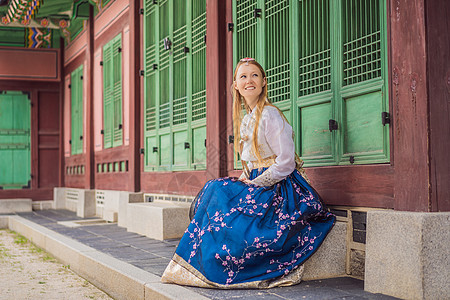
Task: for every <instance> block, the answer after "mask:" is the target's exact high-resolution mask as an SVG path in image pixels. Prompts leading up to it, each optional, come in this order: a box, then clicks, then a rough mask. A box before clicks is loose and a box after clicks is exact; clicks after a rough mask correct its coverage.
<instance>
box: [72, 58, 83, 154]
mask: <svg viewBox="0 0 450 300" xmlns="http://www.w3.org/2000/svg"><path fill="white" fill-rule="evenodd" d="M70 102H71V138H70V143H71V153H72V155H75V154H80V153H83V65H81V66H79V67H78V68H77V69H76V70H75V71H73V72H72V74H71V75H70Z"/></svg>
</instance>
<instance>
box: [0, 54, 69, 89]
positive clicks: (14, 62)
mask: <svg viewBox="0 0 450 300" xmlns="http://www.w3.org/2000/svg"><path fill="white" fill-rule="evenodd" d="M59 55H60V51H59V49H28V48H15V47H0V80H37V81H55V82H57V81H60V80H61V72H60V70H61V68H60V60H59Z"/></svg>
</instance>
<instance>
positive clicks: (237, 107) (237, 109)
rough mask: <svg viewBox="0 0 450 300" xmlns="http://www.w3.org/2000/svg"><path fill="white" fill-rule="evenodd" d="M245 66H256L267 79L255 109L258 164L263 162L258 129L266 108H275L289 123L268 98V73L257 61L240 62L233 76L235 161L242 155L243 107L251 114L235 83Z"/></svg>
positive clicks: (255, 140) (254, 136) (254, 140)
mask: <svg viewBox="0 0 450 300" xmlns="http://www.w3.org/2000/svg"><path fill="white" fill-rule="evenodd" d="M243 64H250V65H255V66H257V67H258V69H259V70H260V71H261V74H262V76H263V78H265V79H266V84H265V85H264V87H263V88H262V91H261V94H260V95H259V98H258V101H257V103H256V106H255V108H254V111H255V112H254V114H255V127H254V128H253V141H252V151H253V153H254V154H255V155H256V158H257V159H258V162H259V163H261V162H262V159H263V158H262V157H261V153H260V152H259V149H258V128H259V126H258V125H259V121H260V120H261V115H262V111H263V109H264V107H265V106H272V107H275V108H276V109H277V110H278V112H279V113H280V115H281V116H282V118H283V119H284V120H285V121H286V122H287V123H288V121H287V119H286V117H285V116H284V114H283V112H282V111H280V110H279V109H278V107H276V106H275V105H273V104H272V103H271V102H270V100H269V98H268V92H267V77H266V72H265V71H264V69H263V67H262V66H261V65H260V64H259V63H258V62H257V61H255V60H250V61H239V63H238V64H237V65H236V69H235V70H234V75H233V87H232V90H233V132H234V152H235V159H237V153H239V154H241V155H242V153H241V146H240V145H241V132H240V128H241V121H242V118H243V116H242V106H244V108H245V110H246V111H247V113H250V112H251V109H250V107H249V106H248V105H247V103H246V102H245V99H244V98H243V97H242V95H241V94H240V93H239V91H238V90H237V89H236V88H235V87H234V82H236V75H237V71H238V69H239V67H240V66H241V65H243Z"/></svg>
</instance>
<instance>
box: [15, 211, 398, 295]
mask: <svg viewBox="0 0 450 300" xmlns="http://www.w3.org/2000/svg"><path fill="white" fill-rule="evenodd" d="M17 215H19V216H20V217H17V219H16V220H15V221H14V222H11V221H10V222H9V224H10V227H11V226H13V227H14V226H15V227H17V228H12V229H14V230H16V231H18V232H19V233H21V234H24V233H23V232H20V231H21V230H22V231H26V232H28V231H33V230H34V231H38V233H39V234H38V235H36V236H35V238H34V239H32V240H33V242H35V241H37V243H42V245H38V246H41V247H42V248H44V249H46V250H47V251H48V252H50V253H52V249H47V248H52V247H53V248H58V250H57V251H59V252H60V255H58V254H57V253H56V254H54V253H52V254H54V255H55V256H56V257H57V258H59V259H60V260H63V261H64V260H66V261H65V262H64V263H67V261H70V260H73V262H72V264H71V269H73V270H74V271H75V272H77V273H79V274H80V275H81V276H83V277H84V278H86V279H87V280H89V281H90V282H92V283H93V284H94V285H97V286H99V288H101V289H102V290H104V291H106V292H108V294H109V295H111V296H112V297H114V298H117V299H139V298H141V299H238V300H244V299H278V300H279V299H396V298H392V297H389V296H385V295H381V294H371V293H368V292H365V291H364V282H363V281H361V280H357V279H354V278H350V277H339V278H331V279H325V280H314V281H304V282H302V283H301V284H299V285H296V286H292V287H281V288H274V289H270V290H216V289H202V288H194V287H180V286H177V285H169V284H162V283H160V282H159V279H160V277H161V275H162V273H163V272H164V269H165V267H166V266H167V264H168V263H169V261H170V259H171V257H172V255H173V253H174V251H175V249H176V246H177V245H178V242H179V240H176V239H174V240H164V241H158V240H154V239H150V238H148V237H145V236H142V235H139V234H136V233H131V232H127V231H126V229H125V228H122V227H118V226H117V224H115V223H112V224H99V225H88V226H79V227H67V226H64V225H61V224H59V223H58V222H61V221H62V222H64V221H73V220H83V219H82V218H79V217H77V216H76V214H75V213H74V212H70V211H67V210H43V211H33V212H24V213H18V214H17ZM11 218H14V217H13V216H11ZM16 223H17V224H19V223H20V225H17V224H16ZM14 224H16V225H14ZM21 226H22V227H21ZM24 235H25V236H26V234H24ZM29 235H30V236H33V233H29ZM54 243H59V244H58V246H57V247H56V246H54V245H53V244H54ZM52 245H53V246H52ZM64 247H66V248H64ZM65 249H66V250H65ZM64 251H66V253H63V252H64ZM71 251H72V252H73V253H71ZM67 253H71V254H70V255H68V254H67ZM78 256H79V257H78ZM75 257H77V258H75ZM72 266H73V267H72ZM105 274H109V275H108V276H109V277H107V278H106V279H105V278H101V277H104V276H105ZM114 281H116V282H115V283H114ZM131 292H132V294H130V293H131ZM134 292H136V293H134ZM131 295H133V296H131ZM130 297H131V298H130Z"/></svg>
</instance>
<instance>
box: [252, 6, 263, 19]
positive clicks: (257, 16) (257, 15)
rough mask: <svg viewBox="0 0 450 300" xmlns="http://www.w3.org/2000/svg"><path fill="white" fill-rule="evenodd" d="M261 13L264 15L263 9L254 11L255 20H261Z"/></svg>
mask: <svg viewBox="0 0 450 300" xmlns="http://www.w3.org/2000/svg"><path fill="white" fill-rule="evenodd" d="M261 13H262V9H261V8H255V10H254V11H253V17H254V18H255V19H257V18H260V17H261Z"/></svg>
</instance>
